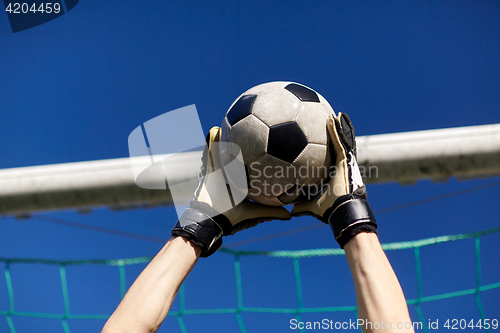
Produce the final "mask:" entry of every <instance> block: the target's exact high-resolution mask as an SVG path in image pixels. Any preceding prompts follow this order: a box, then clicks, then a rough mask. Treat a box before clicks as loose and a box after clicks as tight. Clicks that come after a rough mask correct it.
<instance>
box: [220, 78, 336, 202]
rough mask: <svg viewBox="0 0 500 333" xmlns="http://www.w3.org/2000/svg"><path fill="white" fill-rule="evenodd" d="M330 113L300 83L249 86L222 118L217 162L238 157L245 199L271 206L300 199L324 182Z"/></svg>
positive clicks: (320, 99) (327, 168) (318, 97)
mask: <svg viewBox="0 0 500 333" xmlns="http://www.w3.org/2000/svg"><path fill="white" fill-rule="evenodd" d="M334 114H335V113H334V111H333V109H332V107H331V106H330V104H328V102H327V101H326V100H325V99H324V98H323V96H321V95H320V94H318V93H317V92H315V91H314V90H312V89H311V88H308V87H306V86H304V85H301V84H298V83H294V82H269V83H264V84H261V85H258V86H255V87H253V88H251V89H249V90H247V91H246V92H244V93H243V94H242V95H241V96H240V97H238V98H237V99H236V101H234V102H233V104H232V105H231V107H230V108H229V110H228V111H227V113H226V116H225V117H224V120H223V122H222V126H221V127H222V132H221V133H222V134H221V145H220V147H221V148H220V158H221V162H222V164H223V165H227V164H228V163H230V162H231V161H232V160H234V159H235V156H238V154H239V153H241V155H239V156H242V158H243V163H244V166H245V170H246V177H247V189H248V198H249V199H251V200H254V201H256V202H259V203H262V204H265V205H271V206H284V205H289V204H293V203H296V202H299V201H301V200H304V199H305V198H307V197H308V196H310V195H311V194H314V193H316V192H318V191H319V190H320V189H321V186H322V184H324V182H325V181H326V180H327V179H328V178H329V172H330V166H331V159H330V149H329V144H330V143H329V136H328V130H327V126H326V122H327V119H328V116H329V115H334ZM225 143H232V144H225ZM228 147H239V149H240V151H234V150H235V149H234V148H228Z"/></svg>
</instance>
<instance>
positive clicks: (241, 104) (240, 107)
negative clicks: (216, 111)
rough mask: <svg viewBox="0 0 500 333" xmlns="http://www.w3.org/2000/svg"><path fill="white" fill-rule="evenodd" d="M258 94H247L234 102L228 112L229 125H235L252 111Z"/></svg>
mask: <svg viewBox="0 0 500 333" xmlns="http://www.w3.org/2000/svg"><path fill="white" fill-rule="evenodd" d="M256 98H257V95H245V96H241V97H240V99H239V100H238V101H237V102H236V103H234V105H233V106H232V107H231V108H230V109H229V111H228V112H227V114H226V118H227V120H228V122H229V125H231V126H233V125H234V124H236V123H237V122H239V121H240V120H242V119H243V118H245V117H246V116H248V115H249V114H251V113H252V108H253V104H254V102H255V99H256Z"/></svg>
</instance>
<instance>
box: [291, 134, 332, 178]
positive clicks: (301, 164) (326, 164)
mask: <svg viewBox="0 0 500 333" xmlns="http://www.w3.org/2000/svg"><path fill="white" fill-rule="evenodd" d="M292 165H293V166H294V167H296V169H297V183H298V184H299V185H305V186H309V185H314V184H318V183H320V182H321V181H322V180H326V179H328V176H329V173H330V171H331V170H330V167H331V158H330V151H329V150H328V147H327V146H325V145H318V144H314V143H310V144H308V145H307V146H306V147H305V148H304V150H303V151H302V153H301V154H300V155H299V156H298V157H297V159H296V160H295V161H294V162H293V164H292Z"/></svg>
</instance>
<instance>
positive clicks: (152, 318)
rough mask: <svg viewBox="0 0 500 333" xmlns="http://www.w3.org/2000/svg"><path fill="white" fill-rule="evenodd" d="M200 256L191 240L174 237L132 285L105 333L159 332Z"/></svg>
mask: <svg viewBox="0 0 500 333" xmlns="http://www.w3.org/2000/svg"><path fill="white" fill-rule="evenodd" d="M200 253H201V248H200V247H198V246H196V245H193V244H192V243H191V242H190V241H188V240H187V239H185V238H183V237H172V238H171V239H170V240H169V241H168V242H167V244H165V246H164V247H163V248H162V249H161V251H160V252H159V253H158V254H157V255H156V256H155V257H154V259H153V260H152V261H151V262H150V263H149V265H148V266H147V267H146V268H145V269H144V271H142V273H141V274H140V275H139V277H138V278H137V279H136V280H135V282H134V284H132V286H131V287H130V289H129V290H128V292H127V294H126V295H125V297H124V298H123V300H122V301H121V303H120V304H119V305H118V307H117V308H116V310H115V312H113V314H112V315H111V317H110V318H109V320H108V321H107V323H106V325H105V326H104V328H103V330H102V332H103V333H112V332H120V333H122V332H123V333H125V332H131V333H132V332H133V333H141V332H148V333H149V332H156V330H158V328H159V327H160V325H161V323H162V322H163V320H164V319H165V317H166V316H167V313H168V310H169V309H170V306H171V305H172V302H173V301H174V298H175V295H176V294H177V290H179V287H180V285H181V284H182V282H183V281H184V279H185V278H186V276H187V275H188V274H189V272H190V271H191V269H192V268H193V266H194V264H195V263H196V261H197V260H198V258H199V256H200Z"/></svg>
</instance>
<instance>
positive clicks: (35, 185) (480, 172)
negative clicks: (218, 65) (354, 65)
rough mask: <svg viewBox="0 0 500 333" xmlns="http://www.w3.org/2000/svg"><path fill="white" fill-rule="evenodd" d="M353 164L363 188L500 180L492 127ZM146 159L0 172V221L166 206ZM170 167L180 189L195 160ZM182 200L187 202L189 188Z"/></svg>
mask: <svg viewBox="0 0 500 333" xmlns="http://www.w3.org/2000/svg"><path fill="white" fill-rule="evenodd" d="M356 141H357V146H358V163H359V165H360V169H361V171H362V174H363V176H364V177H365V178H364V180H365V182H366V183H382V182H400V183H413V182H415V181H417V180H420V179H433V180H446V179H447V178H449V177H451V176H454V177H457V178H459V179H463V178H472V177H489V176H495V175H500V124H493V125H481V126H469V127H457V128H447V129H436V130H425V131H415V132H404V133H392V134H380V135H370V136H360V137H357V138H356ZM149 159H150V156H145V157H134V158H118V159H109V160H98V161H85V162H75V163H63V164H53V165H42V166H29V167H21V168H11V169H3V170H0V215H15V216H18V217H22V216H26V215H29V214H30V213H31V212H36V211H48V210H66V209H78V210H81V211H85V210H89V209H91V208H92V207H102V206H107V207H109V208H111V209H125V208H132V207H151V206H157V205H170V204H172V196H171V194H170V192H169V190H168V189H167V190H147V189H143V188H140V187H138V186H137V185H136V183H135V180H134V175H133V171H132V168H133V166H134V165H144V164H145V163H147V160H149ZM172 163H173V164H172V165H171V166H170V167H171V168H172V170H174V171H175V172H173V174H174V176H175V179H170V178H169V182H171V183H172V182H174V183H175V184H181V183H183V182H184V181H189V180H192V179H194V178H196V177H197V174H198V172H199V167H200V163H201V161H200V152H187V153H180V154H176V158H175V159H174V161H173V162H172ZM167 186H168V184H167ZM184 195H185V198H184V199H186V200H188V199H189V198H190V197H191V196H192V192H191V190H190V189H189V188H186V191H185V193H184Z"/></svg>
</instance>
